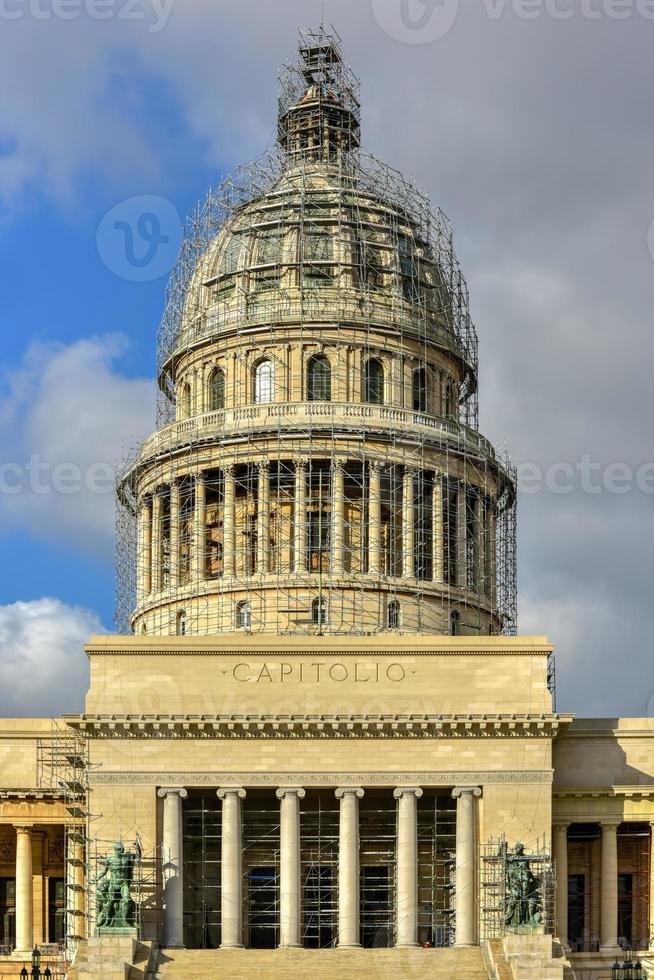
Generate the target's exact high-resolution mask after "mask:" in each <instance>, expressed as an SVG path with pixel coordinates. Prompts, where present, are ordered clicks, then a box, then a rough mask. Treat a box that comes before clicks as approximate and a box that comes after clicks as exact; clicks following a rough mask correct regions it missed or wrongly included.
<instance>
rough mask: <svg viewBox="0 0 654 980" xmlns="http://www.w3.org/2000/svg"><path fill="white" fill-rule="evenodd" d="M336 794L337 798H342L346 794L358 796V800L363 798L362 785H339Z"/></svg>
mask: <svg viewBox="0 0 654 980" xmlns="http://www.w3.org/2000/svg"><path fill="white" fill-rule="evenodd" d="M334 795H335V796H336V799H337V800H342V799H343V797H344V796H356V798H357V799H358V800H362V799H363V790H362V789H361V787H360V786H339V787H338V789H336V790H335V791H334Z"/></svg>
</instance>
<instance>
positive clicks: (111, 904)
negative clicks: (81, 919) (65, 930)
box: [95, 835, 143, 930]
mask: <svg viewBox="0 0 654 980" xmlns="http://www.w3.org/2000/svg"><path fill="white" fill-rule="evenodd" d="M142 853H143V851H142V848H141V841H140V839H139V837H138V835H137V837H136V840H135V841H134V850H133V851H126V850H125V846H124V844H123V843H122V842H120V843H118V844H114V849H113V852H112V853H111V854H108V855H107V856H106V857H105V858H104V864H103V868H102V871H101V872H100V874H99V875H98V876H97V878H96V879H95V906H96V919H95V924H96V928H97V929H103V930H111V929H129V928H133V926H134V924H135V921H134V920H135V915H134V912H135V907H134V900H133V898H132V882H133V878H134V868H135V866H136V865H137V864H138V863H139V861H140V860H141V855H142Z"/></svg>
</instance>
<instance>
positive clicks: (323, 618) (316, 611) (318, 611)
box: [311, 599, 327, 626]
mask: <svg viewBox="0 0 654 980" xmlns="http://www.w3.org/2000/svg"><path fill="white" fill-rule="evenodd" d="M311 622H312V623H313V625H314V626H325V624H326V623H327V603H326V602H325V600H324V599H314V600H313V602H312V603H311Z"/></svg>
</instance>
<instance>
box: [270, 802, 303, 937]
mask: <svg viewBox="0 0 654 980" xmlns="http://www.w3.org/2000/svg"><path fill="white" fill-rule="evenodd" d="M305 795H306V794H305V792H304V790H303V789H298V788H297V787H296V788H292V789H286V788H283V789H278V790H277V799H278V800H279V801H280V829H279V842H280V882H279V945H280V946H284V947H288V946H301V945H302V936H301V926H302V903H301V878H300V800H302V799H304V797H305Z"/></svg>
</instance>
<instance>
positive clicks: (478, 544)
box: [472, 495, 484, 593]
mask: <svg viewBox="0 0 654 980" xmlns="http://www.w3.org/2000/svg"><path fill="white" fill-rule="evenodd" d="M482 513H483V512H482V506H481V497H480V496H479V495H477V496H476V497H475V503H474V513H473V521H474V526H473V546H472V550H473V564H474V583H475V589H476V591H477V592H479V593H482V592H483V584H484V560H483V555H484V532H483V523H482Z"/></svg>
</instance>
